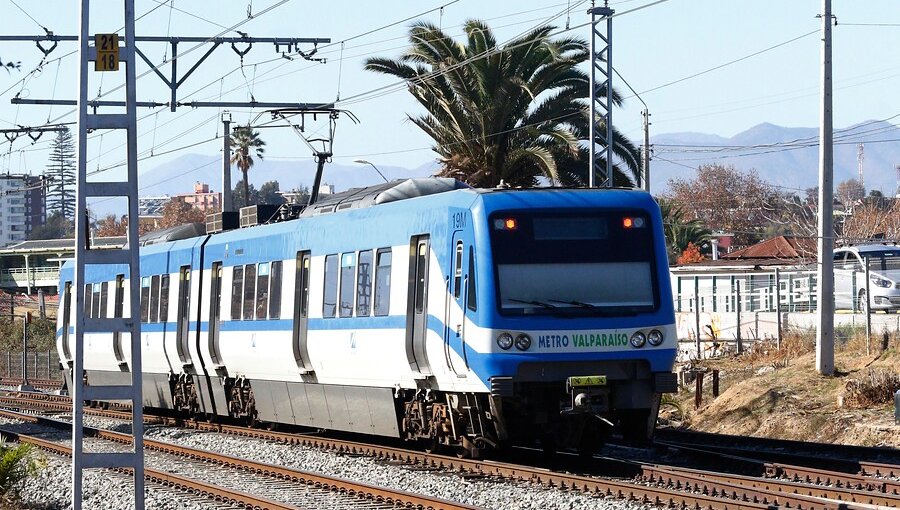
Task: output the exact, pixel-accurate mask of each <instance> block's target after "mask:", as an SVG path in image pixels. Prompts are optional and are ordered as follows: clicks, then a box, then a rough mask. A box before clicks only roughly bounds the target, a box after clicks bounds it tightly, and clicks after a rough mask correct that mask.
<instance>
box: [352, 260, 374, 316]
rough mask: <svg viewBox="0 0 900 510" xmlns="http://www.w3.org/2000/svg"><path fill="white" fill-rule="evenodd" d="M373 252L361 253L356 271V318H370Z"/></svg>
mask: <svg viewBox="0 0 900 510" xmlns="http://www.w3.org/2000/svg"><path fill="white" fill-rule="evenodd" d="M372 272H373V268H372V250H366V251H361V252H359V264H358V265H357V270H356V316H357V317H368V316H369V311H370V310H371V308H372Z"/></svg>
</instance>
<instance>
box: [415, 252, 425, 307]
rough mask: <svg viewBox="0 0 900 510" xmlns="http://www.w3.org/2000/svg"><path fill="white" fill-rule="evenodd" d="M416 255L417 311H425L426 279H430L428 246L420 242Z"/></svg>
mask: <svg viewBox="0 0 900 510" xmlns="http://www.w3.org/2000/svg"><path fill="white" fill-rule="evenodd" d="M417 250H418V252H417V253H416V311H417V312H423V311H425V279H426V278H427V277H428V244H427V241H419V244H418V248H417Z"/></svg>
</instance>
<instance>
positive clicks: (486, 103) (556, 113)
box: [365, 20, 639, 187]
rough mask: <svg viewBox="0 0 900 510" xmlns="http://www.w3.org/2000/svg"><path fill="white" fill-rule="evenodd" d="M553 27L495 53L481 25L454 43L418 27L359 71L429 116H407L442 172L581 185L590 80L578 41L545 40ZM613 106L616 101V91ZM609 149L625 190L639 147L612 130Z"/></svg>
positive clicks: (471, 24) (469, 178) (477, 181)
mask: <svg viewBox="0 0 900 510" xmlns="http://www.w3.org/2000/svg"><path fill="white" fill-rule="evenodd" d="M553 30H554V28H553V27H549V26H545V27H541V28H536V29H534V30H532V31H530V32H529V33H527V34H525V35H523V36H521V37H519V38H517V39H515V40H512V41H510V42H508V43H507V44H506V45H504V46H498V44H497V40H496V39H495V38H494V35H493V33H492V31H491V29H490V28H489V27H488V26H487V25H486V24H485V23H484V22H482V21H478V20H470V21H468V22H466V25H465V32H466V35H467V40H466V42H465V44H462V43H458V42H456V41H454V40H453V39H452V38H451V37H450V36H448V35H447V34H446V33H444V32H443V31H442V30H441V29H440V28H439V27H437V26H435V25H433V24H431V23H428V22H424V21H421V22H417V23H415V24H414V25H413V26H412V28H411V29H410V34H409V40H410V43H411V44H412V46H411V47H410V48H409V49H408V50H407V51H406V52H405V53H404V54H403V55H402V56H401V57H400V58H399V59H398V60H392V59H388V58H371V59H369V60H368V61H367V62H366V66H365V67H366V69H368V70H370V71H375V72H379V73H383V74H388V75H392V76H396V77H398V78H402V79H404V80H406V82H407V84H408V87H409V91H410V93H412V95H413V97H415V98H416V100H417V101H418V102H419V103H420V104H421V105H422V106H424V107H425V109H426V110H427V112H428V113H427V114H425V115H416V116H413V115H409V119H410V120H411V121H412V122H413V123H414V124H416V125H417V126H419V127H420V128H421V129H422V130H423V131H425V132H426V133H427V134H428V135H429V136H431V138H432V139H433V140H434V142H435V145H434V151H435V152H437V153H438V154H439V156H440V157H439V160H440V162H441V163H442V165H443V168H442V169H441V172H440V174H441V175H444V176H450V177H457V178H459V179H461V180H465V181H466V182H468V183H469V184H471V185H473V186H487V187H490V186H496V185H498V184H499V183H500V181H501V180H503V181H505V182H506V183H507V184H510V185H513V186H534V185H536V184H537V183H538V178H539V177H544V178H547V179H549V180H550V181H551V182H552V183H554V184H563V185H569V186H577V185H584V184H585V183H587V180H588V179H587V176H588V149H587V147H586V146H585V144H586V142H587V139H588V136H589V129H588V127H589V122H588V115H589V107H588V104H587V99H588V97H589V94H588V92H589V89H590V85H589V81H590V80H589V77H588V75H587V74H586V73H584V72H583V71H581V70H580V69H579V68H578V66H579V65H580V64H582V63H583V62H585V61H587V60H588V58H589V56H590V50H589V48H588V45H587V43H586V42H585V41H583V40H580V39H576V38H563V39H557V40H551V39H550V35H551V34H552V32H553ZM482 57H483V58H482ZM613 102H614V103H615V104H617V105H618V104H620V103H621V98H620V97H619V96H618V95H617V94H615V93H614V94H613ZM602 131H605V130H602ZM613 151H614V153H615V155H616V157H617V159H618V160H619V164H618V165H616V172H615V173H616V175H615V177H614V183H615V184H617V185H627V184H630V183H631V182H632V180H631V178H630V177H629V176H628V174H631V175H636V174H637V171H638V168H639V164H638V161H639V153H638V150H637V148H636V147H635V146H634V145H633V144H632V143H631V142H629V141H628V140H627V139H626V138H625V137H624V136H622V134H621V133H619V132H617V131H616V132H615V133H614V144H613Z"/></svg>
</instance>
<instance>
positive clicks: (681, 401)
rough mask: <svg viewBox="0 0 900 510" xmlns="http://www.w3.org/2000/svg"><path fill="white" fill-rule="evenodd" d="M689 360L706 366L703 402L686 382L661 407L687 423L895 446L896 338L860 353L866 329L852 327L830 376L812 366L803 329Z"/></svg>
mask: <svg viewBox="0 0 900 510" xmlns="http://www.w3.org/2000/svg"><path fill="white" fill-rule="evenodd" d="M695 366H699V367H702V368H705V369H706V370H707V373H706V375H705V378H704V388H703V400H702V404H701V406H700V407H699V408H697V409H695V406H694V403H695V400H694V399H695V386H694V385H693V384H691V385H689V387H688V388H687V389H685V390H683V391H682V392H681V393H680V394H679V395H677V397H676V398H675V399H674V400H675V402H676V404H674V405H669V406H664V411H663V413H662V416H664V417H669V418H674V419H678V418H680V416H678V415H679V414H681V413H683V414H684V415H685V419H684V424H685V426H687V427H688V428H690V429H694V430H701V431H706V432H718V433H724V434H735V435H750V436H759V437H772V438H780V439H795V440H803V441H816V442H826V443H842V444H852V445H866V446H892V447H898V448H900V425H898V424H895V423H894V404H893V396H892V394H893V391H896V390H897V389H900V339H891V341H890V342H889V343H888V348H887V349H884V350H882V348H881V345H879V346H877V347H876V346H873V348H872V352H871V354H869V355H866V354H865V337H864V335H862V338H860V335H859V334H854V335H851V336H850V337H848V338H846V339H844V341H843V342H840V343H839V345H838V352H837V353H836V355H835V368H836V370H835V375H834V376H833V377H823V376H820V375H819V374H818V373H817V372H816V369H815V352H814V350H813V343H812V340H811V338H809V335H808V334H805V335H796V336H793V337H790V338H789V339H788V340H786V341H785V346H784V347H783V348H782V349H781V350H778V349H775V348H774V346H771V345H769V346H760V347H759V348H758V349H757V350H756V351H755V352H752V353H749V354H747V355H744V356H740V357H729V358H722V359H717V360H708V361H703V362H700V363H699V364H696V365H695ZM712 370H718V371H719V375H720V393H719V396H718V397H713V395H712V375H711V373H710V372H711V371H712ZM676 406H678V408H680V411H676V410H675V407H676ZM679 421H680V420H679Z"/></svg>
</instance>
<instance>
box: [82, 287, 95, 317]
mask: <svg viewBox="0 0 900 510" xmlns="http://www.w3.org/2000/svg"><path fill="white" fill-rule="evenodd" d="M93 297H94V285H93V284H90V283H85V284H84V316H85V317H90V316H91V301H92V300H93Z"/></svg>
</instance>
